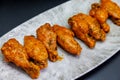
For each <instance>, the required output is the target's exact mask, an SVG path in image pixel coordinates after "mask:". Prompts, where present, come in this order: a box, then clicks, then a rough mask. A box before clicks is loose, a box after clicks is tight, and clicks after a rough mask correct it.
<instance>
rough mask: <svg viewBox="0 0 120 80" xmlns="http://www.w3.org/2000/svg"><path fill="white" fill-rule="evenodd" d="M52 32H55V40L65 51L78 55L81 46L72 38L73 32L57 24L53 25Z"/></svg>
mask: <svg viewBox="0 0 120 80" xmlns="http://www.w3.org/2000/svg"><path fill="white" fill-rule="evenodd" d="M52 28H53V30H54V32H55V33H56V34H57V42H58V44H60V46H61V47H62V48H63V49H64V50H66V51H67V52H69V53H71V54H73V55H79V54H80V52H81V50H82V48H81V47H80V45H79V44H78V43H77V41H76V40H75V39H74V37H73V36H74V33H73V32H72V31H71V30H69V29H67V28H65V27H63V26H59V25H54V26H53V27H52Z"/></svg>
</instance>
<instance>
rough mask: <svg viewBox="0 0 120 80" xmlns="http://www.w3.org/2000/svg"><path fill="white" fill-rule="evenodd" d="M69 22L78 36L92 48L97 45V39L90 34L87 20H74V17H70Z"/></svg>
mask: <svg viewBox="0 0 120 80" xmlns="http://www.w3.org/2000/svg"><path fill="white" fill-rule="evenodd" d="M68 23H69V24H70V25H71V26H72V28H71V29H72V30H73V32H74V33H75V35H76V37H77V38H79V39H81V40H82V41H84V42H85V43H86V45H88V46H89V47H90V48H93V47H94V46H95V43H96V41H95V40H94V39H93V38H92V37H91V36H89V27H88V25H87V22H86V21H84V20H78V19H76V20H74V19H73V18H70V19H69V20H68Z"/></svg>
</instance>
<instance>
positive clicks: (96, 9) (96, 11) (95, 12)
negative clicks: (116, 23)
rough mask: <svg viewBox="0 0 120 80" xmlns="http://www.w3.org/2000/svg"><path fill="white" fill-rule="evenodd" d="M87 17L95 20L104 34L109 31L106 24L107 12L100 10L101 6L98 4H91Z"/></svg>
mask: <svg viewBox="0 0 120 80" xmlns="http://www.w3.org/2000/svg"><path fill="white" fill-rule="evenodd" d="M89 15H90V16H92V17H94V18H96V19H97V21H98V22H99V24H100V26H101V28H102V29H103V30H104V31H105V32H109V31H110V26H109V25H108V24H107V23H106V21H107V19H108V12H107V11H106V9H104V8H101V5H100V4H99V3H93V4H92V5H91V10H90V12H89Z"/></svg>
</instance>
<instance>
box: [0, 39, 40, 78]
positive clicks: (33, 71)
mask: <svg viewBox="0 0 120 80" xmlns="http://www.w3.org/2000/svg"><path fill="white" fill-rule="evenodd" d="M1 51H2V54H3V55H4V58H5V61H7V62H12V63H14V64H16V65H17V66H19V67H21V68H22V69H24V70H25V71H26V72H27V73H28V74H29V75H30V76H31V78H37V77H38V76H39V73H40V71H39V70H40V68H39V67H38V66H37V65H35V64H34V63H32V62H29V61H28V56H27V53H26V50H25V49H24V47H23V46H22V45H21V44H20V43H19V42H18V41H17V40H16V39H15V38H12V39H9V40H8V41H7V42H6V43H4V45H3V46H2V48H1Z"/></svg>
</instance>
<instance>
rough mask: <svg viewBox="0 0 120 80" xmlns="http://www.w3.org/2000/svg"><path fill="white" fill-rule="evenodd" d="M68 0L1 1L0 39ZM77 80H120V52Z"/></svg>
mask: <svg viewBox="0 0 120 80" xmlns="http://www.w3.org/2000/svg"><path fill="white" fill-rule="evenodd" d="M66 1H67V0H0V37H2V35H4V34H5V33H6V32H8V31H10V30H11V29H13V28H14V27H16V26H18V25H19V24H21V23H23V22H25V21H26V20H28V19H30V18H32V17H34V16H36V15H37V14H39V13H41V12H43V11H45V10H48V9H50V8H53V7H55V6H57V5H59V4H61V3H64V2H66ZM76 80H120V51H119V52H118V53H116V54H115V55H114V56H113V57H112V58H110V59H109V60H107V61H106V62H105V63H103V64H102V65H100V66H99V67H97V68H95V69H94V70H92V71H91V72H89V73H87V74H86V75H84V76H82V77H80V78H79V79H76Z"/></svg>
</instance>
